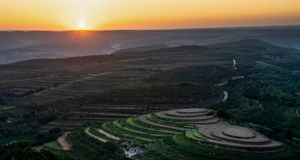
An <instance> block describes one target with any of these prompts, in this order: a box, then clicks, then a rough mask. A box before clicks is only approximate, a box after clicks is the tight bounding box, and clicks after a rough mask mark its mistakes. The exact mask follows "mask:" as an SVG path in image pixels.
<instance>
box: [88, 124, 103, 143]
mask: <svg viewBox="0 0 300 160" xmlns="http://www.w3.org/2000/svg"><path fill="white" fill-rule="evenodd" d="M89 130H90V127H87V128H85V129H84V132H85V133H86V134H87V135H89V136H91V137H93V138H96V139H98V140H99V141H101V142H104V143H106V142H107V140H106V139H103V138H100V137H98V136H95V135H93V134H92V133H90V132H89Z"/></svg>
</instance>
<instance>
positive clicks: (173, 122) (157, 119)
mask: <svg viewBox="0 0 300 160" xmlns="http://www.w3.org/2000/svg"><path fill="white" fill-rule="evenodd" d="M147 118H148V119H149V120H151V121H154V122H157V123H163V124H168V125H171V126H176V127H183V128H195V127H194V126H190V125H186V124H185V123H183V122H179V121H177V120H172V119H167V118H161V117H158V116H157V115H156V114H155V113H151V114H148V115H147Z"/></svg>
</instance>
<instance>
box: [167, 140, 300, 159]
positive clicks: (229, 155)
mask: <svg viewBox="0 0 300 160" xmlns="http://www.w3.org/2000/svg"><path fill="white" fill-rule="evenodd" d="M164 142H165V143H166V144H168V145H169V146H171V147H172V148H175V149H178V150H180V151H184V152H187V153H192V154H195V155H198V156H204V157H211V158H216V159H237V160H238V159H245V160H246V159H249V160H250V159H266V160H269V159H270V160H271V159H287V157H288V158H293V157H299V156H300V153H299V151H297V150H296V149H293V148H290V147H289V148H287V149H286V150H285V151H281V152H277V153H250V152H246V154H245V152H238V151H228V150H221V149H214V148H212V147H206V146H203V145H199V144H197V143H194V142H192V141H190V140H188V139H186V137H185V135H184V134H179V135H176V136H174V137H173V138H166V139H164ZM186 148H189V149H190V151H188V150H187V149H186Z"/></svg>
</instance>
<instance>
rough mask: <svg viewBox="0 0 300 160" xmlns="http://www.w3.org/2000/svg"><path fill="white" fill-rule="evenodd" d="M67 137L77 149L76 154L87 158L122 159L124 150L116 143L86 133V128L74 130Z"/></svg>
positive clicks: (100, 159) (96, 159)
mask: <svg viewBox="0 0 300 160" xmlns="http://www.w3.org/2000/svg"><path fill="white" fill-rule="evenodd" d="M67 139H68V140H70V141H72V147H73V149H75V150H76V153H74V155H78V156H82V157H84V158H87V159H95V160H98V159H99V160H102V159H121V158H122V157H123V156H125V155H124V151H123V150H121V149H119V147H118V146H117V145H116V144H115V143H111V142H107V143H103V142H100V141H99V140H96V139H94V138H92V137H90V136H88V135H87V134H85V133H84V129H83V128H80V129H78V130H73V131H72V132H71V133H70V134H69V135H68V136H67Z"/></svg>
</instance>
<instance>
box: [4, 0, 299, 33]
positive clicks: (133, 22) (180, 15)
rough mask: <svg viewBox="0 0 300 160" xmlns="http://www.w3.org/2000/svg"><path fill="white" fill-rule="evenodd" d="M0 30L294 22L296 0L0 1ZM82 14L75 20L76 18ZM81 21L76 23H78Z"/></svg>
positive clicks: (184, 26)
mask: <svg viewBox="0 0 300 160" xmlns="http://www.w3.org/2000/svg"><path fill="white" fill-rule="evenodd" d="M0 6H5V7H1V10H0V15H1V18H0V19H1V21H0V30H76V29H78V26H80V27H81V26H83V27H84V29H87V30H115V29H173V28H207V27H233V26H264V25H299V24H300V16H299V15H300V9H299V6H300V1H299V0H285V1H283V0H243V1H241V0H226V1H225V0H185V1H182V0H164V1H161V0H152V1H141V0H126V1H121V0H105V1H104V0H63V1H62V0H43V1H40V0H18V1H17V2H16V1H9V0H1V1H0ZM82 19H84V20H85V24H88V25H86V26H84V25H83V23H81V24H78V20H82ZM83 27H81V28H83Z"/></svg>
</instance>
